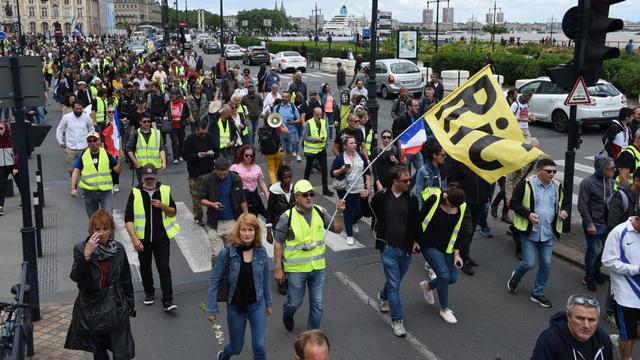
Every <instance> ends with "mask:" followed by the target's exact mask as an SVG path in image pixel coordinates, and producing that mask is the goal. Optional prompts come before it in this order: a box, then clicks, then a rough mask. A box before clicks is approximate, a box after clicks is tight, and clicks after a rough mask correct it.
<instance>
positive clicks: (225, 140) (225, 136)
mask: <svg viewBox="0 0 640 360" xmlns="http://www.w3.org/2000/svg"><path fill="white" fill-rule="evenodd" d="M222 121H223V120H221V119H220V120H218V135H219V137H220V148H221V149H223V148H227V147H229V143H230V142H231V124H230V123H229V122H230V120H227V128H226V129H225V128H224V125H223V124H222Z"/></svg>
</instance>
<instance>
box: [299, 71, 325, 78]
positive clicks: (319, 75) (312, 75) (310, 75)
mask: <svg viewBox="0 0 640 360" xmlns="http://www.w3.org/2000/svg"><path fill="white" fill-rule="evenodd" d="M329 75H331V74H329ZM306 76H308V77H312V78H322V77H325V76H326V75H324V74H316V73H310V72H306V73H304V74H302V77H303V78H304V77H306Z"/></svg>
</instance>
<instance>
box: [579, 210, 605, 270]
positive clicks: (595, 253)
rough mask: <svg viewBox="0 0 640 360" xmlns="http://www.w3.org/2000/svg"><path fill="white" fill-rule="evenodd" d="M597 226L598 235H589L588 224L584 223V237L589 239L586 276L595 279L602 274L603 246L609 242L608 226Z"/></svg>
mask: <svg viewBox="0 0 640 360" xmlns="http://www.w3.org/2000/svg"><path fill="white" fill-rule="evenodd" d="M595 225H596V234H595V235H589V234H587V224H585V223H584V222H583V223H582V229H583V230H584V236H585V238H586V239H587V251H585V253H584V272H585V276H587V277H593V276H594V275H595V274H596V273H599V272H600V268H601V267H602V262H601V260H602V245H603V244H604V241H605V240H607V226H606V225H603V224H595Z"/></svg>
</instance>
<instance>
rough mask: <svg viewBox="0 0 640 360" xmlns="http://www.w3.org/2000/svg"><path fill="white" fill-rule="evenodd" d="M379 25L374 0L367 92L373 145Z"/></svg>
mask: <svg viewBox="0 0 640 360" xmlns="http://www.w3.org/2000/svg"><path fill="white" fill-rule="evenodd" d="M377 27H378V0H372V4H371V24H370V30H369V36H370V40H369V42H370V49H371V51H370V52H369V78H368V79H367V93H368V95H369V98H368V99H367V108H368V109H369V119H371V126H372V130H373V144H372V145H371V146H372V147H373V146H375V145H376V144H377V134H378V109H379V105H378V101H377V100H376V95H377V94H376V60H377V58H378V44H377V41H376V39H377V34H378V33H377V31H378V30H377Z"/></svg>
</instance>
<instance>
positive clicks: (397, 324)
mask: <svg viewBox="0 0 640 360" xmlns="http://www.w3.org/2000/svg"><path fill="white" fill-rule="evenodd" d="M391 328H392V329H393V335H395V336H397V337H405V336H407V331H406V330H405V329H404V325H403V324H402V320H396V321H392V322H391Z"/></svg>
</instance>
